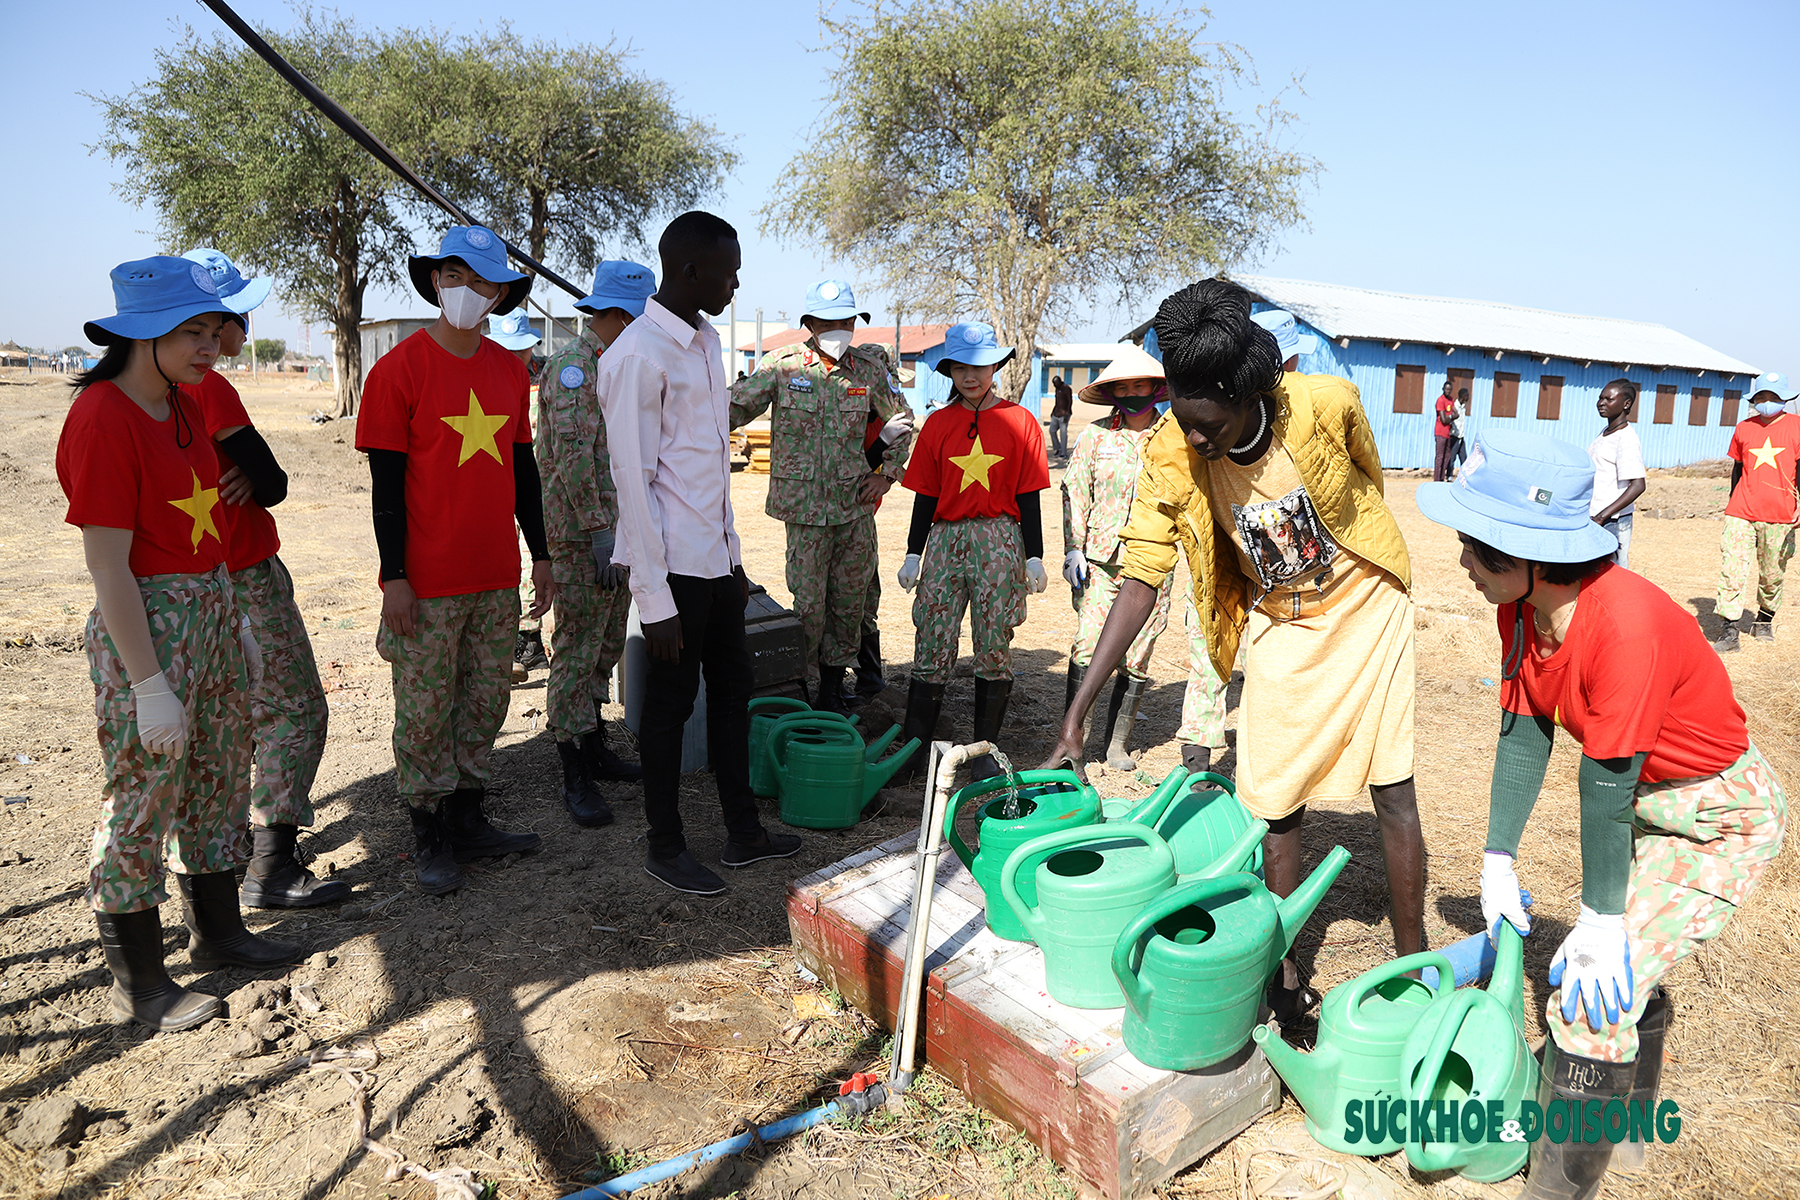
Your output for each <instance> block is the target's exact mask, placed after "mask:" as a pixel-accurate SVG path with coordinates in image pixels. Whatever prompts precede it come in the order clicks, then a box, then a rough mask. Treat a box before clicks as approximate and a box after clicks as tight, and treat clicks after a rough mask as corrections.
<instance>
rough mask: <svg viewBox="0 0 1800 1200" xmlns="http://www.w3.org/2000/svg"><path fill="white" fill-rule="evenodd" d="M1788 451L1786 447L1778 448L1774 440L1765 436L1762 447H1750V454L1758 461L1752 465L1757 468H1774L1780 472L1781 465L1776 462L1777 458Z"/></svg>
mask: <svg viewBox="0 0 1800 1200" xmlns="http://www.w3.org/2000/svg"><path fill="white" fill-rule="evenodd" d="M1786 449H1787V447H1786V446H1777V445H1776V444H1775V439H1774V438H1771V437H1766V436H1765V437H1764V438H1763V444H1762V445H1760V446H1752V447H1750V454H1751V456H1752V457H1754V458H1755V459H1756V461H1755V462H1754V463H1752V464H1751V465H1752V466H1756V467H1774V468H1775V469H1777V470H1780V469H1781V464H1780V463H1778V462H1776V461H1775V456H1776V455H1778V454H1780V453H1781V452H1782V451H1784V450H1786Z"/></svg>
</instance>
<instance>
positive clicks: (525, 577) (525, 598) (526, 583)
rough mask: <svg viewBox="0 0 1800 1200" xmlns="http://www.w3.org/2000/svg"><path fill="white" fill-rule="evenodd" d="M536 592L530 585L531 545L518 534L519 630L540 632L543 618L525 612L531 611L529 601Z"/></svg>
mask: <svg viewBox="0 0 1800 1200" xmlns="http://www.w3.org/2000/svg"><path fill="white" fill-rule="evenodd" d="M536 596H537V592H536V590H535V589H533V588H532V586H531V547H529V546H527V545H526V544H525V535H524V534H520V535H519V632H520V633H542V632H543V630H544V618H542V617H531V616H526V615H525V614H527V613H529V612H530V611H531V602H532V600H533V599H535V598H536Z"/></svg>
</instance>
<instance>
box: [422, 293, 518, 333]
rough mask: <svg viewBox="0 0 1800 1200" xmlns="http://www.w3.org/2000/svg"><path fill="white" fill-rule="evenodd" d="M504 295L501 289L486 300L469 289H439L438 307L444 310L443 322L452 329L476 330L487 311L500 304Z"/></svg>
mask: <svg viewBox="0 0 1800 1200" xmlns="http://www.w3.org/2000/svg"><path fill="white" fill-rule="evenodd" d="M505 294H506V292H505V290H504V289H502V290H501V291H499V292H496V293H495V294H494V298H493V299H491V300H490V299H488V298H487V297H486V296H484V295H482V294H481V293H480V292H478V291H476V290H475V289H474V288H470V287H461V286H457V287H440V288H439V289H438V305H439V307H441V308H442V309H443V310H444V320H446V321H448V322H450V326H451V328H453V329H477V328H479V327H480V325H481V322H482V320H483V319H484V318H485V317H486V316H487V315H488V311H489V310H490V309H492V308H493V307H494V306H495V305H496V304H499V303H500V297H501V296H504V295H505Z"/></svg>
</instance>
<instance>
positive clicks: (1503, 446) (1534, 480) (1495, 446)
mask: <svg viewBox="0 0 1800 1200" xmlns="http://www.w3.org/2000/svg"><path fill="white" fill-rule="evenodd" d="M1593 492H1594V460H1593V459H1591V458H1589V457H1588V455H1587V451H1586V450H1583V449H1582V448H1581V447H1579V446H1574V445H1570V444H1569V443H1568V442H1560V441H1557V440H1556V439H1555V438H1552V437H1545V436H1544V435H1543V434H1541V433H1522V432H1520V431H1518V430H1515V429H1484V430H1482V431H1481V432H1479V433H1477V434H1476V435H1475V444H1474V446H1473V447H1472V448H1471V449H1470V450H1469V458H1468V461H1467V462H1465V463H1463V468H1462V472H1461V474H1459V475H1457V477H1456V481H1455V482H1454V483H1422V484H1420V485H1419V490H1418V493H1417V495H1416V500H1417V503H1418V505H1419V511H1420V512H1422V513H1424V514H1425V515H1426V516H1427V517H1428V518H1430V519H1431V520H1433V521H1436V522H1437V523H1438V524H1439V525H1448V526H1449V527H1450V528H1452V529H1454V530H1456V531H1457V532H1458V533H1466V534H1468V535H1469V536H1470V537H1473V538H1478V539H1480V540H1481V541H1484V542H1486V543H1487V544H1488V545H1490V546H1492V547H1494V549H1496V550H1499V551H1500V552H1502V553H1503V554H1510V555H1511V556H1512V557H1514V558H1523V559H1529V560H1531V561H1532V562H1556V563H1581V562H1589V561H1591V560H1593V559H1596V558H1599V557H1601V556H1602V555H1605V554H1611V553H1612V552H1613V551H1614V550H1617V549H1618V548H1619V539H1618V538H1616V537H1614V536H1613V535H1612V534H1610V533H1608V532H1607V531H1606V530H1604V529H1602V528H1601V527H1600V526H1598V525H1596V524H1594V522H1593V521H1592V520H1591V519H1590V518H1589V516H1588V500H1589V499H1590V498H1591V497H1592V496H1593Z"/></svg>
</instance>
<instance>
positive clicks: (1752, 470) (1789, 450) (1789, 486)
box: [1725, 413, 1800, 525]
mask: <svg viewBox="0 0 1800 1200" xmlns="http://www.w3.org/2000/svg"><path fill="white" fill-rule="evenodd" d="M1725 453H1726V454H1728V455H1730V456H1731V458H1732V460H1733V461H1734V462H1739V463H1742V464H1743V465H1744V474H1743V477H1742V478H1740V479H1739V480H1738V485H1737V487H1736V488H1735V489H1733V490H1732V493H1731V499H1729V500H1727V501H1726V502H1725V515H1726V516H1728V517H1736V518H1738V519H1739V520H1741V521H1761V522H1766V523H1769V524H1774V525H1792V524H1793V523H1794V511H1795V510H1794V465H1795V463H1796V461H1800V417H1797V416H1795V415H1794V414H1793V413H1782V414H1781V415H1780V416H1779V417H1776V418H1775V419H1774V420H1773V421H1770V422H1769V423H1768V424H1767V425H1764V424H1763V423H1762V422H1761V421H1760V420H1758V419H1756V418H1755V417H1752V418H1750V419H1749V420H1748V421H1740V422H1738V427H1737V428H1736V429H1734V430H1732V431H1731V446H1730V447H1729V448H1728V449H1727V450H1726V451H1725Z"/></svg>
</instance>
